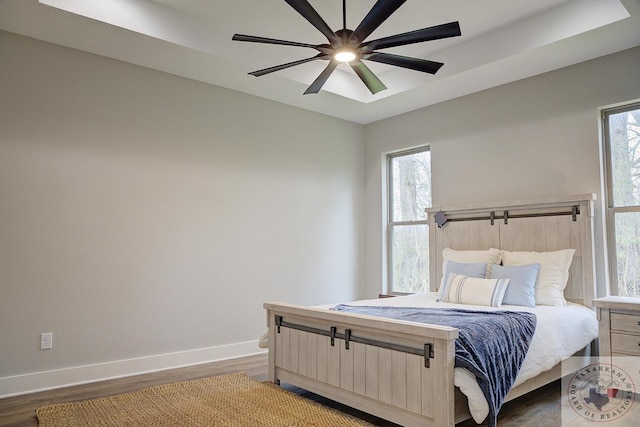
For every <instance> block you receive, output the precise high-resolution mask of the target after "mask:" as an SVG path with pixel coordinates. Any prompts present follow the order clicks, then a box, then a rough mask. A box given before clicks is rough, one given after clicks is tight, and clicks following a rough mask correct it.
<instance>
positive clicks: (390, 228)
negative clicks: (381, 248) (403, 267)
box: [386, 145, 433, 295]
mask: <svg viewBox="0 0 640 427" xmlns="http://www.w3.org/2000/svg"><path fill="white" fill-rule="evenodd" d="M426 151H428V152H431V147H430V146H429V145H423V146H420V147H415V148H410V149H407V150H401V151H395V152H392V153H387V154H386V168H387V171H386V172H387V180H386V181H387V182H386V185H387V188H386V193H387V194H386V195H387V233H386V234H387V244H386V258H387V263H386V264H387V286H386V288H387V293H388V294H390V295H409V294H410V292H401V291H394V286H393V285H394V283H393V271H394V270H393V260H394V258H393V242H394V228H395V227H398V226H400V227H402V226H408V225H409V226H410V225H426V226H427V231H428V227H429V217H428V216H426V217H425V219H424V220H417V221H394V220H393V218H394V214H393V209H394V205H393V201H394V193H393V178H394V176H393V167H392V162H393V159H395V158H398V157H404V156H410V155H413V154H418V153H423V152H426ZM430 160H431V159H430ZM429 181H430V182H431V177H430V179H429ZM432 188H433V186H432ZM428 207H431V206H424V207H423V209H424V208H428ZM427 262H428V260H427ZM427 280H428V278H427ZM427 289H429V283H427Z"/></svg>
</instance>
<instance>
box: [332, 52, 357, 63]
mask: <svg viewBox="0 0 640 427" xmlns="http://www.w3.org/2000/svg"><path fill="white" fill-rule="evenodd" d="M356 56H357V55H356V53H355V52H354V51H353V50H351V49H341V50H338V51H336V53H335V54H334V55H333V58H334V59H335V60H336V61H338V62H351V61H353V60H354V59H356Z"/></svg>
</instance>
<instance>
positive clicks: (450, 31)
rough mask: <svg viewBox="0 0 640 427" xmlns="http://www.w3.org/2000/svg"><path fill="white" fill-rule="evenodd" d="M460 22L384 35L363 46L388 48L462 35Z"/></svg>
mask: <svg viewBox="0 0 640 427" xmlns="http://www.w3.org/2000/svg"><path fill="white" fill-rule="evenodd" d="M461 34H462V33H461V32H460V24H458V21H455V22H449V23H448V24H442V25H436V26H434V27H429V28H423V29H421V30H415V31H409V32H407V33H402V34H396V35H395V36H389V37H383V38H381V39H377V40H371V41H370V42H366V43H363V44H362V46H361V48H366V49H365V51H369V52H370V51H374V50H376V49H386V48H388V47H395V46H404V45H407V44H412V43H420V42H426V41H429V40H438V39H446V38H448V37H456V36H460V35H461Z"/></svg>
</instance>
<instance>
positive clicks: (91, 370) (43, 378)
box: [0, 341, 265, 399]
mask: <svg viewBox="0 0 640 427" xmlns="http://www.w3.org/2000/svg"><path fill="white" fill-rule="evenodd" d="M264 352H265V350H263V349H260V348H258V341H247V342H241V343H236V344H229V345H222V346H217V347H208V348H200V349H196V350H188V351H180V352H176V353H166V354H157V355H154V356H146V357H138V358H135V359H126V360H116V361H113V362H105V363H96V364H94V365H84V366H74V367H71V368H65V369H56V370H52V371H42V372H34V373H30V374H24V375H15V376H11V377H2V378H0V399H2V398H5V397H10V396H18V395H21V394H27V393H34V392H38V391H44V390H52V389H56V388H62V387H69V386H74V385H79V384H86V383H92V382H96V381H104V380H109V379H113V378H122V377H129V376H132V375H139V374H144V373H149V372H157V371H164V370H167V369H174V368H181V367H185V366H193V365H199V364H202V363H208V362H214V361H218V360H225V359H235V358H238V357H243V356H250V355H253V354H260V353H264Z"/></svg>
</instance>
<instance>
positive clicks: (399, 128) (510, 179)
mask: <svg viewBox="0 0 640 427" xmlns="http://www.w3.org/2000/svg"><path fill="white" fill-rule="evenodd" d="M639 70H640V48H634V49H631V50H627V51H623V52H620V53H617V54H614V55H610V56H606V57H602V58H598V59H595V60H592V61H588V62H585V63H582V64H578V65H574V66H571V67H567V68H564V69H560V70H557V71H553V72H549V73H546V74H542V75H539V76H536V77H532V78H528V79H525V80H521V81H518V82H514V83H511V84H507V85H503V86H500V87H496V88H493V89H490V90H486V91H483V92H479V93H476V94H472V95H469V96H465V97H462V98H458V99H454V100H451V101H448V102H444V103H441V104H438V105H435V106H432V107H428V108H424V109H420V110H416V111H413V112H410V113H407V114H404V115H401V116H397V117H393V118H389V119H386V120H381V121H379V122H376V123H373V124H370V125H367V126H366V128H365V139H366V148H365V151H366V166H365V180H366V211H367V224H366V245H365V247H366V248H367V255H366V271H367V275H366V284H367V286H368V290H367V292H368V294H374V293H375V292H378V290H379V287H380V283H385V282H386V268H385V261H384V257H383V250H382V248H383V241H384V236H383V233H382V230H383V226H382V224H384V222H385V221H386V218H385V217H384V216H383V213H384V212H385V210H384V209H382V208H381V207H382V206H383V205H384V203H385V201H384V186H383V185H381V183H382V182H383V178H384V177H383V167H382V164H383V159H384V157H385V153H387V152H391V151H397V150H401V149H404V148H407V147H412V146H419V145H424V144H429V145H430V146H431V150H432V181H433V182H432V187H433V204H434V206H438V205H441V206H452V205H456V204H467V203H475V202H489V201H502V200H518V199H528V198H537V197H538V198H539V197H551V196H563V195H575V194H585V193H596V194H597V195H598V198H599V201H598V202H597V205H598V209H597V212H596V213H597V217H596V257H597V259H596V263H597V265H596V268H597V278H598V287H599V290H600V292H601V293H602V292H605V285H606V284H605V282H606V274H605V273H606V262H605V250H604V235H603V230H602V206H601V203H602V190H601V180H600V173H601V169H600V154H601V150H600V131H599V114H598V111H599V108H600V107H603V106H608V105H611V104H615V103H620V102H623V101H628V100H633V99H639V98H640V80H639V79H638V71H639Z"/></svg>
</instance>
